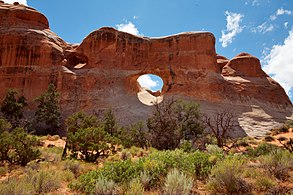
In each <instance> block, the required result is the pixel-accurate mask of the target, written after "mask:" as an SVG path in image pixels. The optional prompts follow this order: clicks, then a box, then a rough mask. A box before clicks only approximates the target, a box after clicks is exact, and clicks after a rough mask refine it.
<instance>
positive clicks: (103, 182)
mask: <svg viewBox="0 0 293 195" xmlns="http://www.w3.org/2000/svg"><path fill="white" fill-rule="evenodd" d="M116 188H117V186H116V184H115V182H114V181H112V180H107V179H106V178H104V177H99V178H98V179H97V180H96V185H95V191H94V194H97V195H112V194H115V193H116Z"/></svg>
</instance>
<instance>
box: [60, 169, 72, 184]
mask: <svg viewBox="0 0 293 195" xmlns="http://www.w3.org/2000/svg"><path fill="white" fill-rule="evenodd" d="M60 174H61V179H62V181H66V182H70V181H72V180H73V179H74V178H75V175H74V173H72V172H71V171H70V170H63V171H61V172H60Z"/></svg>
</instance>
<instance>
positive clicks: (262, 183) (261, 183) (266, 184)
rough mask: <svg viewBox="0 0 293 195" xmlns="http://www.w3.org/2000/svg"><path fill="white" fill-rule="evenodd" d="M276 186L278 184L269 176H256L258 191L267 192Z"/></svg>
mask: <svg viewBox="0 0 293 195" xmlns="http://www.w3.org/2000/svg"><path fill="white" fill-rule="evenodd" d="M276 185H277V183H276V182H275V181H274V180H273V179H272V178H271V177H269V176H268V175H265V174H260V175H257V176H256V181H255V186H256V188H257V189H258V190H262V191H267V190H268V189H270V188H272V187H274V186H276Z"/></svg>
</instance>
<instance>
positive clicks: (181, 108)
mask: <svg viewBox="0 0 293 195" xmlns="http://www.w3.org/2000/svg"><path fill="white" fill-rule="evenodd" d="M200 116H201V115H200V111H199V105H198V104H196V103H194V102H184V101H178V100H173V99H171V100H166V101H163V102H162V103H160V104H155V105H154V110H153V115H152V116H151V117H149V118H148V120H147V127H148V130H149V141H150V144H151V146H152V147H154V148H157V149H159V150H172V149H175V148H177V147H178V146H179V144H180V141H181V140H184V139H186V140H191V139H194V138H196V137H197V136H198V135H200V134H202V131H203V128H202V125H201V122H200V121H199V119H200Z"/></svg>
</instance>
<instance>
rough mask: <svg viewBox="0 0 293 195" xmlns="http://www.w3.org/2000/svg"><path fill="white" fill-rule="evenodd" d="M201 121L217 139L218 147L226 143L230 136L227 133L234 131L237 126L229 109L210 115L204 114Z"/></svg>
mask: <svg viewBox="0 0 293 195" xmlns="http://www.w3.org/2000/svg"><path fill="white" fill-rule="evenodd" d="M203 122H204V124H205V125H206V127H207V129H208V130H209V131H210V132H211V133H212V134H213V136H215V138H216V139H217V145H218V146H219V147H223V146H224V145H225V144H226V142H227V139H228V138H230V136H229V133H231V132H232V131H234V128H235V127H236V126H237V125H236V124H237V123H236V119H235V116H234V114H232V113H231V112H229V111H220V112H216V113H215V114H214V115H212V116H211V117H208V116H204V120H203Z"/></svg>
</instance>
